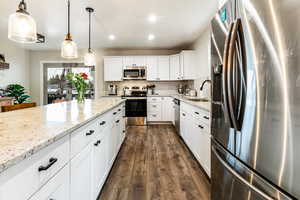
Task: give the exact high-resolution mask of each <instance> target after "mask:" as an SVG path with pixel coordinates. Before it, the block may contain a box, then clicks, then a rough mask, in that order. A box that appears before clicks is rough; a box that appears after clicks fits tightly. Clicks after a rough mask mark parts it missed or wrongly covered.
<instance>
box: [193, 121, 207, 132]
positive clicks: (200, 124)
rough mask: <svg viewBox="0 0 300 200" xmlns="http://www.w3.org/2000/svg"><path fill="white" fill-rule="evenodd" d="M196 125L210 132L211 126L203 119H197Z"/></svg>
mask: <svg viewBox="0 0 300 200" xmlns="http://www.w3.org/2000/svg"><path fill="white" fill-rule="evenodd" d="M196 126H197V127H198V128H199V129H200V130H201V131H203V132H205V133H208V134H210V126H209V125H208V124H206V123H204V122H203V121H200V120H196Z"/></svg>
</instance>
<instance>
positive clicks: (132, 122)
mask: <svg viewBox="0 0 300 200" xmlns="http://www.w3.org/2000/svg"><path fill="white" fill-rule="evenodd" d="M122 98H124V99H126V102H125V110H126V111H125V116H126V117H127V125H129V126H144V125H146V124H147V91H146V90H141V89H139V88H133V89H132V90H131V92H130V95H123V96H122Z"/></svg>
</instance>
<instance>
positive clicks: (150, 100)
mask: <svg viewBox="0 0 300 200" xmlns="http://www.w3.org/2000/svg"><path fill="white" fill-rule="evenodd" d="M147 100H148V102H161V101H162V97H148V98H147Z"/></svg>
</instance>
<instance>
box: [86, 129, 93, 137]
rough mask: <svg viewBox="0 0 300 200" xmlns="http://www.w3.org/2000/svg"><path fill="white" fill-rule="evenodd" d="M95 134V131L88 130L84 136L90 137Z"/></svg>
mask: <svg viewBox="0 0 300 200" xmlns="http://www.w3.org/2000/svg"><path fill="white" fill-rule="evenodd" d="M94 133H95V131H94V130H90V131H89V132H87V133H86V134H85V135H86V136H90V135H93V134H94Z"/></svg>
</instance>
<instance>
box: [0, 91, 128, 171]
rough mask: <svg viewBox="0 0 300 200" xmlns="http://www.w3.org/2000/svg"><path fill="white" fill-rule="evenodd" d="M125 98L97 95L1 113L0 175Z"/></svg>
mask: <svg viewBox="0 0 300 200" xmlns="http://www.w3.org/2000/svg"><path fill="white" fill-rule="evenodd" d="M124 101H125V100H124V99H121V98H115V97H114V98H100V99H97V100H86V101H85V102H84V103H82V104H78V103H77V102H76V101H71V102H63V103H56V104H51V105H47V106H39V107H35V108H28V109H23V110H17V111H12V112H6V113H0V174H1V173H2V172H3V171H5V170H6V169H8V168H9V167H11V166H13V165H16V164H18V163H19V162H21V161H22V160H24V159H26V158H27V157H29V156H31V155H33V154H35V153H36V152H38V151H39V150H41V149H43V148H45V147H46V146H49V145H50V144H52V143H54V142H55V141H57V140H59V139H61V138H62V137H64V136H66V135H67V134H70V133H72V131H74V130H76V129H78V128H79V127H81V126H83V125H85V124H86V123H88V122H90V121H91V120H93V119H95V118H97V117H98V116H100V115H101V114H104V113H105V112H107V111H109V110H111V109H113V108H115V107H117V106H118V105H120V104H121V103H123V102H124Z"/></svg>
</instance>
